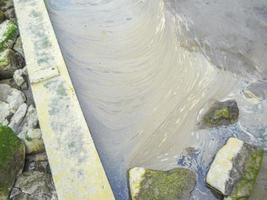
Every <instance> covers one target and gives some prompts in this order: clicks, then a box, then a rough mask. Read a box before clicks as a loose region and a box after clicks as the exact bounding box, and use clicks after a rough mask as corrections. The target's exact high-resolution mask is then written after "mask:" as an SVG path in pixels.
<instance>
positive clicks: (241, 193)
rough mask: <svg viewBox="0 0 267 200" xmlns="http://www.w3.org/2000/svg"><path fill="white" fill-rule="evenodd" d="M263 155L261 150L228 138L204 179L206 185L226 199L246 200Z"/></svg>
mask: <svg viewBox="0 0 267 200" xmlns="http://www.w3.org/2000/svg"><path fill="white" fill-rule="evenodd" d="M263 154H264V151H263V149H260V148H257V147H255V146H252V145H249V144H247V143H244V142H243V141H241V140H239V139H237V138H230V139H229V140H228V141H227V143H226V145H225V146H223V147H222V148H221V149H220V150H219V151H218V153H217V154H216V156H215V158H214V161H213V162H212V164H211V166H210V169H209V171H208V174H207V177H206V181H207V184H208V185H209V186H210V187H211V188H214V189H215V190H217V191H219V192H220V193H221V194H223V195H224V196H225V197H226V198H227V199H232V200H238V199H242V200H246V199H248V198H249V196H250V194H251V192H252V190H253V187H254V184H255V181H256V178H257V175H258V173H259V171H260V168H261V163H262V159H263Z"/></svg>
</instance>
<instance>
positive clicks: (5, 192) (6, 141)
mask: <svg viewBox="0 0 267 200" xmlns="http://www.w3.org/2000/svg"><path fill="white" fill-rule="evenodd" d="M24 160H25V147H24V144H23V142H22V141H21V140H20V139H19V138H18V137H17V136H16V135H15V133H14V132H13V131H12V129H10V128H9V127H7V126H2V125H0V200H6V199H7V197H8V196H9V192H10V189H11V187H12V186H13V184H14V183H15V179H16V177H17V176H18V175H19V174H20V173H21V172H22V170H23V166H24Z"/></svg>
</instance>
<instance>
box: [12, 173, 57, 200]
mask: <svg viewBox="0 0 267 200" xmlns="http://www.w3.org/2000/svg"><path fill="white" fill-rule="evenodd" d="M28 196H30V197H31V198H32V199H35V200H37V199H38V200H39V199H42V200H51V199H57V198H56V194H55V187H54V184H53V181H52V177H51V175H49V174H46V173H42V172H37V171H33V172H24V173H23V174H21V175H20V176H19V177H18V179H17V181H16V183H15V186H14V188H13V190H12V192H11V195H10V199H12V200H20V199H23V198H24V199H25V198H26V199H27V198H28Z"/></svg>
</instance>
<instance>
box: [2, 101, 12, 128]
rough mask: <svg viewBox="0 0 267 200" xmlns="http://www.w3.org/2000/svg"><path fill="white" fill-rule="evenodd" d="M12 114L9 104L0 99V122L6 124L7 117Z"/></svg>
mask: <svg viewBox="0 0 267 200" xmlns="http://www.w3.org/2000/svg"><path fill="white" fill-rule="evenodd" d="M11 115H12V113H11V112H10V109H9V105H8V104H7V103H6V102H3V101H0V123H1V124H3V125H8V123H9V121H8V119H9V117H10V116H11Z"/></svg>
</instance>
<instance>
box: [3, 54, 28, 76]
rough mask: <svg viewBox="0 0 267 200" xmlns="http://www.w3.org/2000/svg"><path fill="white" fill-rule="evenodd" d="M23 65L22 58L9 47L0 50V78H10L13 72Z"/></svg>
mask: <svg viewBox="0 0 267 200" xmlns="http://www.w3.org/2000/svg"><path fill="white" fill-rule="evenodd" d="M23 66H24V60H23V59H22V58H21V57H20V56H19V55H18V54H16V53H15V52H14V51H13V50H11V49H6V50H4V51H2V52H0V78H1V79H7V78H12V76H13V73H14V72H15V71H16V70H17V69H19V68H21V67H23Z"/></svg>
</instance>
